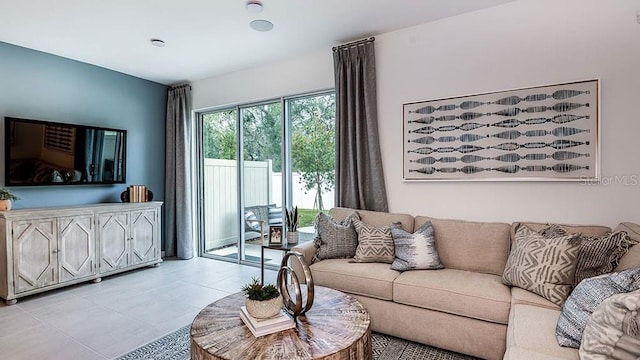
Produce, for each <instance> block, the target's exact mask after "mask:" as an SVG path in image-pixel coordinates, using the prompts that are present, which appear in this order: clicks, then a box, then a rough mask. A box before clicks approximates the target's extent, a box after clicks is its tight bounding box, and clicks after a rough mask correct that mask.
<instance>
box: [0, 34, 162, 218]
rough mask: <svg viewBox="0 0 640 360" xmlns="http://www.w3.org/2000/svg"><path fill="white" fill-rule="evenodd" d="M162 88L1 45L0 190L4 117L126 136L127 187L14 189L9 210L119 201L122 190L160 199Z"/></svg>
mask: <svg viewBox="0 0 640 360" xmlns="http://www.w3.org/2000/svg"><path fill="white" fill-rule="evenodd" d="M166 102H167V86H165V85H162V84H158V83H154V82H151V81H148V80H143V79H140V78H136V77H133V76H129V75H125V74H122V73H119V72H116V71H112V70H108V69H105V68H101V67H98V66H94V65H89V64H86V63H82V62H78V61H74V60H69V59H65V58H62V57H59V56H55V55H51V54H47V53H43V52H39V51H35V50H30V49H26V48H23V47H19V46H15V45H11V44H7V43H3V42H0V135H2V136H1V137H0V141H2V146H0V154H1V156H0V162H1V163H2V166H0V175H1V177H0V183H1V184H4V117H5V116H9V117H19V118H26V119H36V120H49V121H58V122H66V123H74V124H84V125H95V126H102V127H109V128H116V129H125V130H127V170H126V171H127V172H126V175H127V184H117V185H63V186H37V187H13V188H11V190H12V191H13V192H14V193H16V195H18V196H19V197H20V198H21V199H20V200H19V201H17V202H15V203H14V208H16V209H18V208H34V207H51V206H64V205H84V204H93V203H100V202H118V201H120V193H121V192H122V191H124V190H125V189H126V187H127V186H128V185H129V184H144V185H147V186H148V187H149V188H150V189H151V190H152V191H153V193H154V200H162V199H163V197H164V179H165V114H166Z"/></svg>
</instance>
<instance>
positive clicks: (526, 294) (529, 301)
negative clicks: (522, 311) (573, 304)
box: [511, 286, 562, 310]
mask: <svg viewBox="0 0 640 360" xmlns="http://www.w3.org/2000/svg"><path fill="white" fill-rule="evenodd" d="M515 304H524V305H533V306H539V307H543V308H547V309H552V310H562V307H561V306H560V305H558V304H554V303H552V302H551V301H549V300H547V299H545V298H543V297H542V296H540V295H538V294H534V293H532V292H531V291H528V290H525V289H521V288H519V287H517V286H513V287H512V288H511V306H513V305H515Z"/></svg>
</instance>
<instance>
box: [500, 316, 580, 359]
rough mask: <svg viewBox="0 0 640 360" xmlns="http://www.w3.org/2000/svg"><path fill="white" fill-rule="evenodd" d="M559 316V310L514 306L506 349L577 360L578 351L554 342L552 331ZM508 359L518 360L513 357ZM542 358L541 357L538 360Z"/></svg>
mask: <svg viewBox="0 0 640 360" xmlns="http://www.w3.org/2000/svg"><path fill="white" fill-rule="evenodd" d="M559 315H560V311H559V310H552V309H547V308H543V307H539V306H532V305H524V304H516V305H514V306H513V307H512V308H511V315H510V319H509V327H508V328H507V348H509V349H511V348H512V347H514V349H518V348H519V349H523V350H528V351H530V352H537V353H540V354H544V355H545V356H555V357H558V358H561V359H576V360H577V359H578V350H576V349H572V348H566V347H561V346H560V345H558V342H557V341H556V337H555V336H554V330H555V327H556V323H557V322H558V316H559ZM509 352H511V350H510V351H509ZM510 358H511V359H520V358H519V357H513V356H511V357H510ZM544 358H545V357H542V355H541V357H540V359H544Z"/></svg>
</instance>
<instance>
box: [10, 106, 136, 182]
mask: <svg viewBox="0 0 640 360" xmlns="http://www.w3.org/2000/svg"><path fill="white" fill-rule="evenodd" d="M4 123H5V139H4V140H5V182H4V183H5V186H39V185H84V184H120V183H124V182H126V147H127V146H126V144H127V131H126V130H116V129H108V128H102V127H94V126H87V125H72V124H65V123H58V122H51V121H41V120H29V119H18V118H12V117H5V121H4Z"/></svg>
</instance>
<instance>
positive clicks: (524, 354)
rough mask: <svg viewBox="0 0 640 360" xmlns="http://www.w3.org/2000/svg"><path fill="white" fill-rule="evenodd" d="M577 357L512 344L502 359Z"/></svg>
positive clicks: (558, 359) (528, 359)
mask: <svg viewBox="0 0 640 360" xmlns="http://www.w3.org/2000/svg"><path fill="white" fill-rule="evenodd" d="M570 359H577V357H576V356H573V355H571V356H563V357H560V356H553V355H547V354H543V353H541V352H539V351H536V350H529V349H523V348H520V347H517V346H512V347H510V348H508V349H507V352H506V353H505V354H504V358H503V359H502V360H570Z"/></svg>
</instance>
